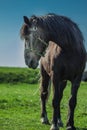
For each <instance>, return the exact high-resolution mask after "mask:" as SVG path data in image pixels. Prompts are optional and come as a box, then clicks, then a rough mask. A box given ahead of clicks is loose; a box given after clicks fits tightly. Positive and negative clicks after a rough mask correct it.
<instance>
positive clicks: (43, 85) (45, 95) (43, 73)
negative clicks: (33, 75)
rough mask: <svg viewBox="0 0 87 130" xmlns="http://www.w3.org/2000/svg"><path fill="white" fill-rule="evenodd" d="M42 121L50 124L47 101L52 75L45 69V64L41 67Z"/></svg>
mask: <svg viewBox="0 0 87 130" xmlns="http://www.w3.org/2000/svg"><path fill="white" fill-rule="evenodd" d="M41 76H42V79H41V122H42V123H43V124H49V121H48V118H47V112H46V101H47V98H48V94H49V92H48V86H49V81H50V77H49V75H48V74H47V73H46V71H45V70H44V68H43V66H42V67H41Z"/></svg>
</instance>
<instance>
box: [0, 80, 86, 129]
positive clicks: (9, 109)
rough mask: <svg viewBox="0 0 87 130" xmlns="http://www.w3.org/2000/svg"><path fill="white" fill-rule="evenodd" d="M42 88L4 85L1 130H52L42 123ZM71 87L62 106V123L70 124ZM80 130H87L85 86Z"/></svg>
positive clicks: (0, 98) (79, 113) (0, 86)
mask: <svg viewBox="0 0 87 130" xmlns="http://www.w3.org/2000/svg"><path fill="white" fill-rule="evenodd" d="M38 89H39V85H38V84H35V85H31V84H0V130H49V129H50V126H48V125H42V124H41V122H40V94H39V90H38ZM69 97H70V83H68V85H67V88H66V89H65V91H64V96H63V100H62V102H61V113H62V120H63V122H64V128H61V129H60V130H65V124H66V120H67V112H68V111H67V109H68V99H69ZM51 100H52V94H51V96H50V99H49V101H48V105H47V111H48V117H49V120H50V121H51V118H52V105H51V104H52V103H51ZM75 125H76V127H77V128H78V129H77V130H87V83H84V82H82V83H81V87H80V89H79V92H78V104H77V107H76V111H75Z"/></svg>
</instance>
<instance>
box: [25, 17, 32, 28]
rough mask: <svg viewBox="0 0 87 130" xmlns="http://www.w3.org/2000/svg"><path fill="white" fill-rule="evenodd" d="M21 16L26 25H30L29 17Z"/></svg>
mask: <svg viewBox="0 0 87 130" xmlns="http://www.w3.org/2000/svg"><path fill="white" fill-rule="evenodd" d="M23 18H24V22H25V23H26V24H27V25H29V26H30V25H31V23H30V21H29V18H28V17H26V16H23Z"/></svg>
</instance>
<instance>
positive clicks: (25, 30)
mask: <svg viewBox="0 0 87 130" xmlns="http://www.w3.org/2000/svg"><path fill="white" fill-rule="evenodd" d="M20 34H21V38H22V39H23V38H24V37H25V36H26V35H28V34H29V27H28V25H27V24H24V25H23V26H22V28H21V30H20Z"/></svg>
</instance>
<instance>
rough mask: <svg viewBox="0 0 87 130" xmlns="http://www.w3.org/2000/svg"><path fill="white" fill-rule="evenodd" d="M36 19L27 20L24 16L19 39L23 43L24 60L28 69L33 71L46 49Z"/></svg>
mask: <svg viewBox="0 0 87 130" xmlns="http://www.w3.org/2000/svg"><path fill="white" fill-rule="evenodd" d="M37 22H38V19H36V18H34V17H32V18H31V19H28V18H27V17H26V16H24V25H23V26H22V28H21V38H23V39H24V41H25V50H24V58H25V63H26V65H27V66H28V67H30V68H33V69H35V68H36V67H37V66H38V63H39V59H40V57H41V56H43V53H44V51H45V48H46V43H45V42H44V37H43V31H42V29H41V28H40V27H39V26H38V23H37Z"/></svg>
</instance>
